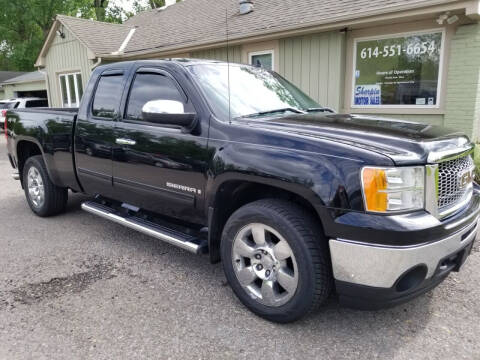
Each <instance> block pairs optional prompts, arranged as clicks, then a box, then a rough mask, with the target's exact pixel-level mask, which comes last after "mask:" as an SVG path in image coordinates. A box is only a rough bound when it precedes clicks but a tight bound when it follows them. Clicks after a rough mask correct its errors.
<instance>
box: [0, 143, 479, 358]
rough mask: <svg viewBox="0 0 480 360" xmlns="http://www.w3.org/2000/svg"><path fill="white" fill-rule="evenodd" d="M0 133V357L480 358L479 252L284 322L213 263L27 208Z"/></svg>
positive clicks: (94, 223) (80, 219)
mask: <svg viewBox="0 0 480 360" xmlns="http://www.w3.org/2000/svg"><path fill="white" fill-rule="evenodd" d="M5 152H6V151H5V140H4V138H3V136H2V139H1V140H0V219H1V225H0V255H1V256H0V359H44V358H45V359H85V358H98V359H140V358H150V359H152V358H158V359H168V358H172V359H173V358H175V359H179V358H182V359H230V358H239V359H244V358H246V359H343V358H345V359H348V358H351V359H377V358H378V359H440V358H441V359H453V358H455V359H480V340H479V338H480V305H479V301H480V286H479V285H480V271H479V270H480V253H479V249H478V244H477V245H476V246H475V249H474V252H473V255H472V256H471V257H470V259H469V260H468V261H467V263H466V264H465V267H464V268H463V270H462V272H460V273H454V274H452V275H451V276H450V277H449V278H448V279H447V280H446V281H445V282H444V283H443V284H442V285H440V287H438V288H437V289H435V290H434V291H432V292H430V293H428V294H426V295H424V296H422V297H420V298H418V299H416V300H414V301H412V302H410V303H408V304H406V305H402V306H399V307H396V308H394V309H389V310H382V311H377V312H362V311H355V310H350V309H345V308H342V307H340V306H339V305H338V303H337V301H336V300H335V299H334V298H333V299H331V301H330V302H329V304H328V305H327V306H326V307H325V308H324V309H322V310H321V311H320V312H318V313H317V314H315V315H313V316H310V317H309V318H307V319H305V320H302V321H300V322H297V323H294V324H289V325H276V324H272V323H269V322H266V321H264V320H262V319H260V318H258V317H256V316H254V315H252V314H251V313H250V312H249V311H248V310H246V309H245V308H244V307H243V306H242V305H241V304H240V303H239V301H238V300H237V299H236V298H235V296H234V295H233V293H232V291H231V290H230V288H229V287H228V286H227V284H226V282H225V278H224V276H223V273H222V269H221V266H220V265H211V264H210V263H209V261H208V258H207V257H206V256H194V255H190V254H189V253H187V252H184V251H182V250H179V249H177V248H174V247H172V246H169V245H166V244H163V243H161V242H159V241H157V240H154V239H151V238H148V237H146V236H143V235H140V234H138V233H136V232H134V231H131V230H128V229H125V228H123V227H121V226H120V225H116V224H113V223H109V222H107V221H105V220H102V219H100V218H97V217H94V216H93V215H89V214H87V213H85V212H82V211H81V210H80V204H81V202H82V201H83V200H84V199H85V198H84V197H83V196H81V195H72V196H71V197H70V201H69V209H68V213H66V214H65V215H61V216H57V217H54V218H50V219H40V218H38V217H35V216H34V215H33V214H32V213H31V212H30V210H29V209H28V207H27V204H26V202H25V200H24V195H23V192H22V190H21V189H20V186H19V183H18V182H16V181H14V180H12V179H11V177H10V174H11V168H10V165H9V163H8V160H7V158H6V154H5Z"/></svg>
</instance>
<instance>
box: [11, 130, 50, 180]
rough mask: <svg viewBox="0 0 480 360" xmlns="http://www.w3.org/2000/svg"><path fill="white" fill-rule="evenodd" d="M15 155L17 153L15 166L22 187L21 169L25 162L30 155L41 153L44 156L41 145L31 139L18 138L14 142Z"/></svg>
mask: <svg viewBox="0 0 480 360" xmlns="http://www.w3.org/2000/svg"><path fill="white" fill-rule="evenodd" d="M16 155H17V167H18V173H19V176H20V183H21V184H22V188H23V186H24V182H23V169H24V167H25V163H26V162H27V160H28V159H29V158H31V157H32V156H37V155H41V156H42V157H44V154H43V151H42V147H41V146H40V144H39V143H37V142H35V141H32V140H27V139H22V140H19V141H18V142H17V144H16ZM47 171H48V169H47ZM49 175H50V174H49Z"/></svg>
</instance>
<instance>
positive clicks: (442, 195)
mask: <svg viewBox="0 0 480 360" xmlns="http://www.w3.org/2000/svg"><path fill="white" fill-rule="evenodd" d="M473 167H474V164H473V159H472V157H471V156H470V155H467V156H464V157H460V158H457V159H453V160H448V161H445V162H441V163H439V164H438V210H439V212H440V213H442V212H443V211H445V210H448V209H449V208H451V207H454V206H455V205H457V204H458V203H461V202H462V201H464V200H466V198H467V197H469V196H470V195H471V191H472V186H471V184H469V185H468V186H462V185H461V181H460V180H461V179H460V177H461V176H462V174H464V173H465V172H467V171H471V170H472V168H473Z"/></svg>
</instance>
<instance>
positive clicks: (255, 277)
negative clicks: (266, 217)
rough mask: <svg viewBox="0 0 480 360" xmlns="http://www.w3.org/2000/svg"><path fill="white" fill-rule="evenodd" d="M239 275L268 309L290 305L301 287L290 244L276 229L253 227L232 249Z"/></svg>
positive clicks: (241, 234)
mask: <svg viewBox="0 0 480 360" xmlns="http://www.w3.org/2000/svg"><path fill="white" fill-rule="evenodd" d="M232 262H233V269H234V270H235V275H236V276H237V279H238V281H239V282H240V284H241V286H242V287H243V288H244V290H245V291H246V292H247V293H248V294H249V295H250V296H251V297H252V298H253V299H255V300H257V301H258V302H260V303H261V304H263V305H266V306H272V307H278V306H282V305H284V304H285V303H287V302H288V301H289V300H290V299H291V298H292V297H293V295H294V294H295V291H296V290H297V286H298V267H297V262H296V260H295V256H294V255H293V251H292V249H291V248H290V245H289V244H288V242H287V241H286V240H285V239H284V238H283V237H282V236H281V235H280V234H279V233H278V232H277V231H275V230H274V229H273V228H271V227H269V226H267V225H264V224H259V223H256V224H249V225H247V226H245V227H243V228H242V229H241V230H240V231H239V232H238V234H237V235H236V237H235V239H234V241H233V247H232Z"/></svg>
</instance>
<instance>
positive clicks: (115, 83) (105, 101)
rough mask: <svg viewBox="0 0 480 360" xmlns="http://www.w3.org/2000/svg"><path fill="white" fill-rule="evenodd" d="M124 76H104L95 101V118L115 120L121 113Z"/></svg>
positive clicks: (93, 110) (93, 112)
mask: <svg viewBox="0 0 480 360" xmlns="http://www.w3.org/2000/svg"><path fill="white" fill-rule="evenodd" d="M122 81H123V75H108V76H102V77H101V78H100V81H99V82H98V86H97V91H96V92H95V97H94V99H93V107H92V114H93V116H97V117H102V118H108V119H113V118H114V117H115V116H116V115H117V114H118V111H119V108H120V99H121V97H122V92H123V83H122Z"/></svg>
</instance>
